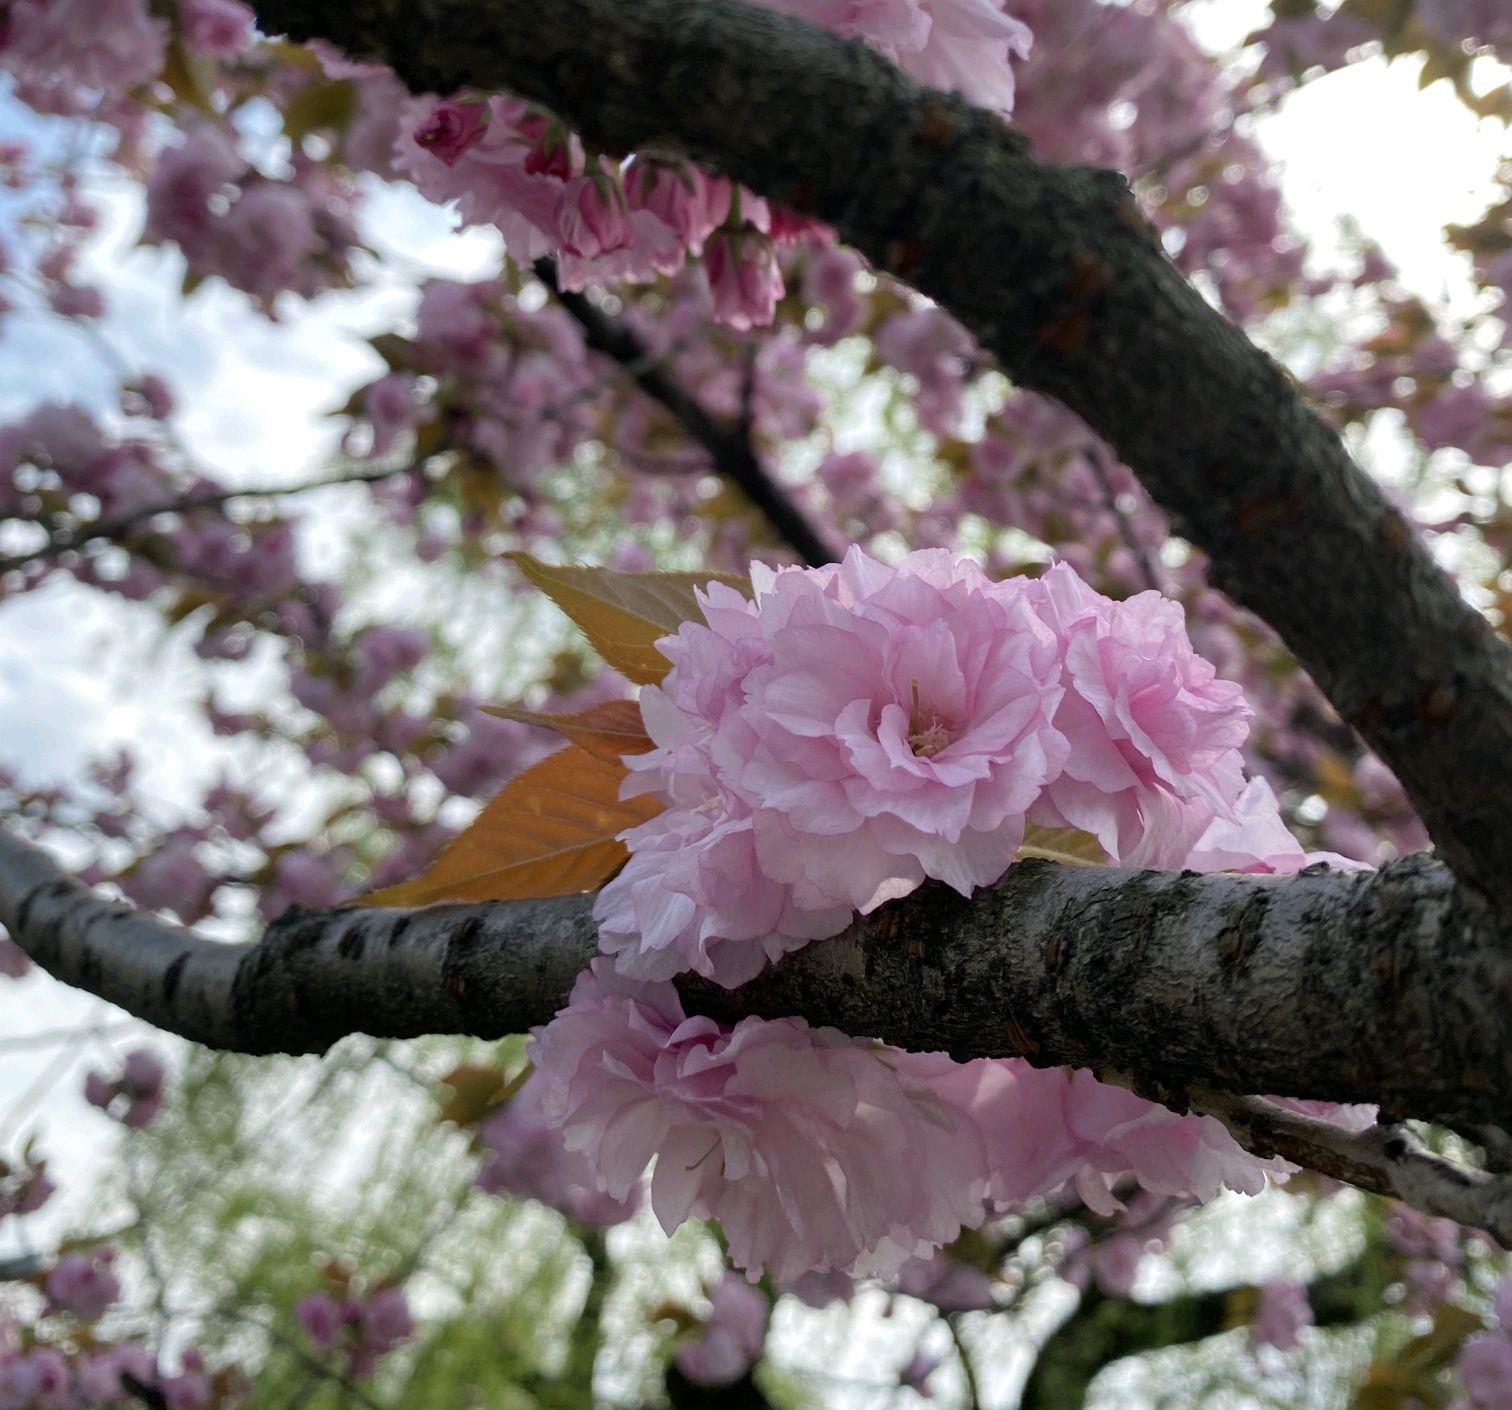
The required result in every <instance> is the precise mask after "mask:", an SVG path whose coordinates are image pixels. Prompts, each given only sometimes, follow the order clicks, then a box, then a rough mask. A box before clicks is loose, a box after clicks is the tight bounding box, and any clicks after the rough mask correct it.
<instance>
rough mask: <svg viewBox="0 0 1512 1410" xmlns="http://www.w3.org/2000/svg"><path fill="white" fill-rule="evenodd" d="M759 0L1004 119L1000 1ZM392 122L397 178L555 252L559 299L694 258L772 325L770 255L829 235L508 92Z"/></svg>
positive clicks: (1012, 30)
mask: <svg viewBox="0 0 1512 1410" xmlns="http://www.w3.org/2000/svg"><path fill="white" fill-rule="evenodd" d="M763 3H766V4H767V5H768V7H769V8H772V9H777V10H783V11H786V12H787V13H789V14H795V15H798V16H800V17H801V18H804V19H807V20H810V21H812V22H814V23H816V24H819V25H823V26H824V27H826V28H828V29H832V30H834V31H836V32H837V33H840V34H842V35H845V36H846V37H848V38H854V39H861V40H864V41H866V42H867V43H869V44H871V45H872V46H873V47H874V48H877V49H879V50H880V51H881V52H883V53H885V54H887V55H888V56H889V57H891V58H892V59H894V60H895V61H896V62H898V63H899V64H901V65H902V66H903V67H904V68H906V69H908V70H909V71H910V72H912V73H914V74H915V75H916V76H917V77H919V78H921V79H923V80H924V81H925V82H927V83H931V84H934V85H935V86H937V87H941V88H946V89H952V90H956V91H959V92H962V93H964V94H966V96H967V97H969V98H971V99H972V100H973V101H975V102H978V103H983V104H986V105H987V106H989V107H993V108H996V109H997V110H998V111H1000V112H1003V113H1005V114H1006V113H1007V112H1009V111H1011V109H1012V106H1013V89H1014V80H1013V68H1012V63H1013V61H1014V60H1015V59H1019V58H1022V57H1024V56H1025V55H1027V54H1028V52H1029V46H1030V32H1029V29H1028V27H1027V26H1026V25H1024V23H1023V22H1022V21H1020V20H1018V19H1016V18H1015V17H1014V16H1012V15H1011V14H1008V13H1006V12H1005V11H1004V9H1003V4H1002V0H899V3H893V4H885V5H879V4H875V3H871V2H870V0H763ZM337 62H338V63H340V61H337ZM327 63H328V66H329V64H330V60H329V59H328V60H327ZM341 71H342V72H344V71H345V68H344V67H343V68H342V70H341ZM398 126H399V133H400V136H399V138H398V141H397V145H396V147H395V149H394V154H393V165H394V167H395V168H396V169H397V170H398V172H399V173H401V174H403V175H404V176H407V177H408V178H409V179H410V180H412V181H413V182H414V183H415V185H416V187H417V188H418V189H419V190H420V192H421V194H422V195H424V196H426V197H428V198H429V199H430V200H433V201H436V202H437V203H440V204H446V203H454V205H455V208H456V210H457V214H458V215H459V217H460V218H461V219H462V220H463V221H464V222H466V223H468V224H472V225H493V226H495V227H496V228H497V229H498V230H499V231H500V232H501V233H502V234H503V236H504V240H505V244H506V246H507V247H508V249H509V251H510V253H511V254H512V255H513V256H514V258H515V259H516V260H518V261H521V262H528V261H531V260H536V259H539V258H541V257H542V256H543V255H552V256H554V257H555V258H556V260H557V263H558V278H559V279H560V281H561V283H562V284H563V286H564V287H566V288H568V289H573V290H579V289H582V288H584V287H586V286H587V285H588V284H590V283H644V282H647V281H649V280H652V279H654V278H656V277H657V276H658V275H670V274H674V273H676V272H677V271H678V270H680V269H681V268H682V267H683V265H684V263H685V262H686V261H687V259H688V258H689V256H693V257H698V256H702V259H703V265H702V268H703V272H704V275H705V279H706V287H707V291H708V295H709V298H710V300H711V307H712V311H713V314H714V317H715V318H716V319H717V320H718V321H719V322H721V323H724V324H726V325H727V326H729V327H731V328H735V329H738V330H748V329H750V328H753V327H760V326H765V325H767V324H769V323H771V321H772V317H773V313H774V311H775V308H776V304H777V300H778V299H779V298H780V297H781V296H782V294H783V292H784V288H785V284H784V280H783V275H782V270H781V267H780V263H779V259H778V247H779V246H784V245H791V244H794V243H796V242H797V241H799V240H803V239H806V238H809V237H814V238H817V239H818V240H820V241H824V240H826V239H828V232H827V231H826V230H825V229H824V227H823V226H821V225H819V224H817V223H816V222H814V221H811V220H808V219H807V218H805V217H802V216H799V215H796V214H794V213H792V212H787V211H780V210H774V209H772V208H771V207H769V206H768V204H767V202H766V201H764V200H762V199H761V198H760V197H758V196H756V195H755V194H754V193H752V192H750V191H748V190H744V189H740V188H734V187H732V186H731V184H730V182H729V181H727V180H726V179H724V178H723V177H716V176H710V175H708V174H706V173H704V172H703V171H700V170H699V169H698V168H697V167H694V166H692V165H690V164H688V163H684V162H670V161H667V160H665V159H662V158H659V157H653V156H649V155H646V154H637V155H635V156H633V157H632V158H631V159H630V160H628V161H627V162H623V163H616V162H611V161H609V160H607V159H605V158H603V157H600V156H595V155H592V154H590V153H588V152H586V151H585V149H584V147H583V144H582V143H581V142H580V141H579V140H578V138H577V137H576V136H575V135H574V134H573V133H572V132H571V131H569V130H568V129H567V128H565V127H564V126H563V125H562V124H561V123H560V122H559V121H557V120H556V119H555V118H553V117H551V116H550V115H549V114H546V113H544V112H542V111H540V110H538V109H535V108H533V107H531V106H529V105H528V104H525V103H522V102H520V101H518V100H516V99H513V98H509V97H504V96H499V95H493V96H490V95H486V94H481V93H479V94H474V93H460V94H455V95H452V96H450V97H446V98H441V99H437V98H433V97H421V98H417V99H414V100H412V101H411V102H409V103H408V104H406V105H405V108H404V111H403V113H402V115H401V117H400V121H399V125H398Z"/></svg>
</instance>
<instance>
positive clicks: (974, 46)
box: [760, 0, 1031, 115]
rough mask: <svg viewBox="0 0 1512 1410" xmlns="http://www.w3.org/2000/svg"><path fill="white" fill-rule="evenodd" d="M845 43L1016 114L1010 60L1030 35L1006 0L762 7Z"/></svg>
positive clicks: (776, 2) (780, 1) (800, 2)
mask: <svg viewBox="0 0 1512 1410" xmlns="http://www.w3.org/2000/svg"><path fill="white" fill-rule="evenodd" d="M760 3H762V4H764V5H766V6H767V8H769V9H773V10H782V11H785V12H786V13H788V14H790V15H797V16H799V17H800V18H802V19H806V20H810V21H812V22H813V23H814V24H817V25H822V26H823V27H824V28H826V29H832V30H834V31H835V32H836V33H837V34H841V35H844V36H845V37H846V38H847V39H861V40H864V41H865V42H866V43H868V44H870V45H871V46H872V47H873V48H874V49H877V50H879V51H880V52H882V53H884V54H886V55H887V56H888V57H889V58H890V59H892V60H893V61H894V62H895V63H897V64H898V65H899V66H900V67H902V68H904V69H906V70H908V72H909V73H911V74H913V75H914V77H915V78H918V79H921V80H922V81H923V82H925V83H929V84H932V85H934V86H935V87H936V88H944V89H948V90H952V91H955V92H959V93H963V94H964V95H965V96H966V97H967V98H969V99H971V101H972V102H974V103H979V104H981V105H982V106H983V107H988V108H993V109H996V110H997V111H998V112H1000V113H1003V114H1005V115H1006V114H1008V113H1010V112H1012V111H1013V96H1014V81H1013V67H1012V61H1013V60H1014V59H1023V58H1025V57H1027V56H1028V53H1029V46H1030V42H1031V35H1030V32H1029V28H1028V26H1027V25H1025V24H1024V23H1023V22H1022V21H1021V20H1018V19H1016V18H1014V16H1013V15H1012V14H1010V13H1008V12H1007V11H1006V10H1005V8H1004V5H1003V3H1002V0H760Z"/></svg>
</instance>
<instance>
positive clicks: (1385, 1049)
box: [0, 831, 1512, 1246]
mask: <svg viewBox="0 0 1512 1410" xmlns="http://www.w3.org/2000/svg"><path fill="white" fill-rule="evenodd" d="M592 901H593V898H592V896H591V895H580V896H566V897H560V898H558V899H555V900H549V901H514V902H495V903H492V904H486V905H473V906H434V907H430V908H427V909H424V910H418V911H403V910H385V909H365V908H352V909H348V910H338V911H302V910H299V909H294V910H291V911H289V912H287V913H286V914H285V915H284V916H282V917H280V918H279V919H278V920H277V921H275V922H274V923H273V925H271V926H270V927H269V928H268V931H267V933H266V934H265V935H264V937H263V939H262V940H261V941H260V942H258V943H255V944H241V945H232V944H218V943H216V942H214V941H210V940H206V939H204V938H202V937H200V936H198V935H196V934H195V933H194V932H193V931H190V930H186V929H184V928H182V927H179V926H174V925H170V924H168V923H166V922H162V921H156V920H152V919H150V918H149V917H147V916H145V915H143V914H141V913H140V912H137V911H134V910H132V909H131V908H130V907H127V906H123V905H120V904H117V903H114V902H110V901H106V900H103V899H102V898H100V897H98V896H96V895H95V894H94V893H93V892H91V891H89V890H88V889H87V888H85V887H83V886H81V885H80V884H79V883H78V882H76V881H73V880H71V879H70V878H68V877H66V876H64V875H63V873H62V872H61V871H60V870H59V869H58V868H57V866H56V865H55V864H54V863H53V862H52V861H51V860H50V859H49V858H48V857H47V856H46V855H45V854H43V853H42V852H41V851H39V850H38V849H37V848H35V847H33V846H31V845H30V844H28V843H25V842H22V841H20V840H19V839H17V838H15V837H13V836H11V835H10V834H8V833H5V832H4V831H0V924H3V925H4V926H5V927H6V929H8V930H9V931H10V933H11V935H12V936H13V937H14V939H15V940H16V942H17V943H18V944H20V946H21V947H22V948H23V949H24V950H26V951H27V952H28V953H29V954H30V955H31V956H32V958H33V959H34V960H36V961H37V962H38V963H39V964H40V965H42V966H43V967H44V968H45V969H47V970H48V971H49V972H50V973H52V974H53V975H54V976H55V977H56V978H58V979H61V980H63V981H64V982H65V983H68V984H73V985H75V986H77V987H78V988H81V989H86V990H88V991H90V992H91V993H94V994H98V995H99V996H100V997H101V998H104V999H108V1000H109V1001H110V1002H112V1003H115V1004H118V1005H120V1006H121V1007H122V1008H125V1009H126V1010H128V1011H129V1012H131V1013H133V1014H135V1015H136V1016H137V1017H139V1018H143V1019H145V1020H147V1021H148V1022H149V1023H153V1024H156V1025H157V1026H158V1027H160V1028H164V1029H167V1030H168V1031H170V1032H173V1033H179V1034H182V1035H183V1036H184V1037H186V1038H192V1039H194V1040H195V1041H196V1042H200V1043H204V1044H207V1045H209V1046H211V1047H217V1048H229V1049H234V1050H237V1051H242V1052H252V1053H269V1052H288V1053H306V1052H323V1051H324V1050H325V1049H326V1048H328V1047H329V1046H330V1045H331V1044H333V1043H335V1042H336V1041H338V1040H339V1039H341V1038H343V1037H345V1036H346V1035H348V1034H351V1033H367V1034H372V1035H374V1036H377V1037H387V1038H410V1037H418V1036H421V1035H424V1034H428V1033H470V1034H474V1035H476V1036H478V1037H484V1038H492V1037H498V1036H501V1035H503V1034H506V1033H518V1032H523V1031H524V1030H525V1029H527V1028H530V1027H532V1026H534V1025H536V1024H540V1023H544V1022H546V1021H547V1020H548V1019H549V1018H550V1017H551V1016H552V1014H553V1013H554V1012H555V1011H556V1010H557V1009H558V1008H560V1007H561V1006H562V1004H564V1003H565V1002H566V999H567V995H568V993H569V991H570V989H571V987H572V983H573V981H574V979H575V978H576V977H577V975H578V973H579V972H580V971H581V970H582V968H583V967H584V966H585V965H586V964H587V963H588V961H589V960H590V959H591V958H592V957H593V955H594V953H595V948H596V934H595V927H594V923H593V916H592ZM1502 938H1503V937H1501V936H1500V935H1499V934H1497V933H1493V932H1492V931H1490V930H1488V928H1487V922H1486V920H1485V916H1484V909H1483V903H1482V902H1480V901H1479V900H1478V899H1477V898H1474V897H1472V896H1470V895H1469V894H1468V893H1466V892H1465V891H1463V890H1462V889H1461V888H1460V887H1459V886H1458V885H1457V883H1455V881H1454V880H1453V879H1452V878H1451V877H1450V875H1449V873H1448V871H1447V870H1446V869H1445V868H1444V867H1443V866H1442V865H1441V864H1439V863H1437V862H1434V861H1431V860H1429V859H1428V858H1425V857H1417V858H1409V859H1407V860H1406V861H1404V862H1400V863H1397V864H1395V865H1394V866H1391V867H1387V868H1385V869H1383V870H1382V871H1380V872H1362V873H1355V872H1346V873H1339V872H1329V871H1327V870H1326V869H1322V868H1320V869H1316V870H1313V871H1311V872H1310V873H1304V874H1301V875H1298V876H1295V877H1259V876H1242V875H1233V874H1228V873H1218V874H1213V875H1198V874H1195V873H1190V872H1183V873H1171V872H1127V871H1119V870H1115V869H1112V868H1103V867H1072V866H1060V865H1056V864H1053V863H1049V862H1040V861H1030V862H1022V863H1020V864H1018V865H1017V866H1015V867H1013V868H1011V869H1010V870H1009V872H1008V874H1007V875H1006V876H1005V877H1004V879H1003V880H1002V881H1001V882H999V883H998V884H997V885H996V886H994V887H992V888H990V889H989V890H986V891H984V892H981V893H979V895H978V896H977V897H976V898H975V899H973V900H971V901H965V900H962V899H961V898H960V897H958V896H956V895H955V894H954V893H953V892H949V891H946V890H944V889H943V888H930V889H926V890H925V891H922V892H920V893H918V894H916V895H914V896H912V897H910V898H908V899H907V900H906V901H903V902H900V903H897V904H895V905H892V906H889V907H886V908H884V909H883V910H881V911H879V912H877V913H876V914H875V915H872V916H870V917H866V918H863V919H860V920H858V921H857V922H856V923H855V924H854V925H853V926H852V927H851V928H850V929H849V930H848V931H846V932H845V934H844V935H841V936H838V937H836V938H835V939H833V940H827V941H821V942H819V943H817V944H814V945H810V946H808V947H807V948H806V949H804V950H802V951H800V952H799V953H797V954H795V955H792V956H790V957H788V958H787V959H786V960H784V961H783V962H782V963H780V964H778V965H777V966H775V967H774V968H772V969H769V970H767V971H765V972H764V973H763V974H762V975H761V976H759V977H758V978H757V979H755V980H753V981H752V982H751V983H749V984H746V985H744V986H743V987H741V988H740V989H736V990H723V989H719V988H717V987H716V986H714V985H711V984H709V983H707V982H706V981H701V980H692V979H687V978H685V979H684V980H682V981H680V986H679V987H680V988H681V990H682V992H683V997H684V1000H685V1002H686V1003H687V1004H688V1006H689V1007H690V1008H691V1009H694V1010H697V1011H701V1012H705V1013H710V1014H713V1015H714V1016H716V1017H719V1018H722V1019H725V1020H726V1021H733V1020H735V1019H737V1018H739V1017H741V1016H744V1015H746V1014H758V1015H761V1016H764V1017H780V1016H786V1015H789V1014H796V1015H799V1016H801V1017H803V1018H806V1019H807V1020H808V1021H809V1022H811V1023H814V1024H818V1025H827V1026H831V1027H835V1028H839V1029H842V1030H843V1031H845V1032H849V1033H855V1034H861V1035H865V1036H869V1037H876V1038H881V1039H885V1040H886V1041H887V1042H889V1043H893V1044H896V1045H897V1046H899V1047H904V1048H911V1049H916V1050H923V1051H934V1050H943V1051H946V1052H949V1053H951V1054H952V1055H953V1056H954V1057H956V1058H958V1059H961V1060H967V1059H971V1058H978V1057H1003V1056H1009V1055H1013V1054H1023V1055H1025V1056H1027V1057H1029V1058H1031V1059H1032V1060H1033V1061H1035V1062H1037V1063H1043V1064H1048V1065H1065V1066H1072V1067H1090V1068H1093V1069H1096V1070H1099V1071H1102V1072H1104V1073H1106V1074H1108V1075H1110V1076H1115V1077H1119V1079H1120V1080H1124V1079H1123V1078H1122V1076H1121V1074H1125V1073H1134V1074H1137V1081H1135V1082H1133V1083H1132V1085H1136V1086H1137V1087H1138V1088H1139V1090H1141V1091H1144V1092H1146V1093H1147V1094H1148V1095H1150V1096H1152V1097H1154V1098H1156V1099H1159V1100H1164V1101H1168V1102H1170V1103H1171V1104H1173V1105H1176V1106H1186V1105H1191V1106H1194V1107H1195V1108H1196V1109H1199V1110H1203V1111H1206V1112H1209V1113H1211V1114H1213V1115H1215V1116H1217V1117H1218V1118H1219V1119H1220V1120H1222V1121H1224V1122H1225V1123H1226V1124H1227V1125H1228V1126H1229V1128H1230V1129H1231V1130H1232V1131H1233V1132H1234V1133H1235V1135H1236V1136H1237V1137H1238V1138H1239V1140H1240V1141H1241V1142H1242V1143H1243V1144H1244V1145H1245V1146H1246V1147H1248V1148H1249V1149H1251V1150H1255V1151H1257V1152H1259V1153H1261V1154H1265V1155H1270V1154H1279V1155H1284V1156H1286V1157H1288V1158H1290V1159H1292V1160H1294V1161H1296V1162H1297V1163H1299V1164H1302V1165H1306V1166H1309V1167H1311V1168H1313V1169H1317V1170H1321V1171H1323V1172H1324V1173H1326V1174H1330V1175H1333V1176H1336V1177H1337V1178H1339V1179H1342V1180H1346V1181H1348V1182H1349V1183H1351V1184H1355V1185H1359V1186H1360V1187H1362V1188H1364V1189H1368V1190H1372V1191H1375V1192H1378V1193H1382V1194H1391V1195H1395V1196H1397V1197H1399V1198H1402V1199H1405V1200H1407V1201H1408V1202H1409V1203H1411V1204H1413V1205H1415V1206H1416V1207H1418V1208H1420V1209H1424V1210H1426V1211H1428V1212H1430V1213H1434V1214H1443V1215H1447V1216H1449V1217H1450V1218H1453V1219H1456V1220H1459V1221H1460V1222H1462V1223H1467V1224H1472V1225H1476V1226H1479V1227H1481V1228H1485V1229H1487V1230H1488V1231H1489V1232H1491V1233H1492V1234H1494V1235H1495V1236H1496V1237H1497V1238H1499V1239H1501V1240H1502V1241H1503V1242H1504V1243H1507V1244H1508V1245H1509V1246H1512V1182H1509V1181H1507V1180H1505V1179H1501V1178H1498V1177H1494V1176H1491V1175H1489V1174H1486V1173H1485V1172H1481V1171H1476V1170H1470V1169H1467V1168H1465V1167H1461V1166H1459V1165H1456V1164H1454V1163H1452V1162H1449V1161H1446V1160H1443V1159H1442V1158H1441V1157H1438V1156H1434V1155H1432V1154H1431V1153H1429V1152H1427V1151H1424V1150H1423V1149H1421V1147H1420V1146H1419V1145H1418V1144H1417V1143H1416V1142H1415V1141H1414V1140H1413V1139H1412V1137H1411V1135H1410V1133H1408V1132H1407V1131H1406V1129H1405V1128H1402V1127H1394V1126H1389V1127H1377V1128H1374V1129H1372V1130H1369V1131H1366V1132H1363V1133H1361V1134H1359V1135H1352V1134H1349V1133H1347V1132H1341V1131H1339V1130H1337V1129H1336V1128H1334V1127H1332V1126H1329V1125H1328V1124H1327V1123H1324V1122H1321V1121H1317V1120H1314V1119H1313V1118H1310V1117H1305V1116H1299V1115H1297V1114H1295V1113H1292V1112H1289V1111H1286V1110H1284V1109H1283V1108H1280V1107H1277V1106H1276V1105H1275V1104H1274V1103H1270V1102H1265V1101H1263V1100H1260V1099H1257V1098H1248V1097H1244V1096H1241V1095H1238V1094H1240V1093H1244V1092H1249V1091H1256V1090H1259V1091H1266V1092H1273V1093H1277V1094H1280V1095H1287V1096H1304V1097H1319V1098H1326V1099H1329V1100H1333V1101H1343V1102H1378V1103H1380V1104H1381V1105H1382V1106H1383V1107H1384V1109H1385V1110H1386V1111H1388V1112H1390V1113H1391V1114H1392V1115H1393V1116H1412V1117H1419V1118H1422V1119H1424V1120H1432V1121H1439V1122H1443V1123H1446V1124H1461V1123H1464V1124H1474V1123H1477V1122H1480V1123H1492V1124H1496V1125H1506V1124H1508V1109H1509V1102H1512V1097H1509V1093H1512V1005H1509V1004H1508V1003H1507V996H1508V994H1509V993H1512V947H1509V946H1507V945H1505V944H1504V943H1501V941H1502Z"/></svg>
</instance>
